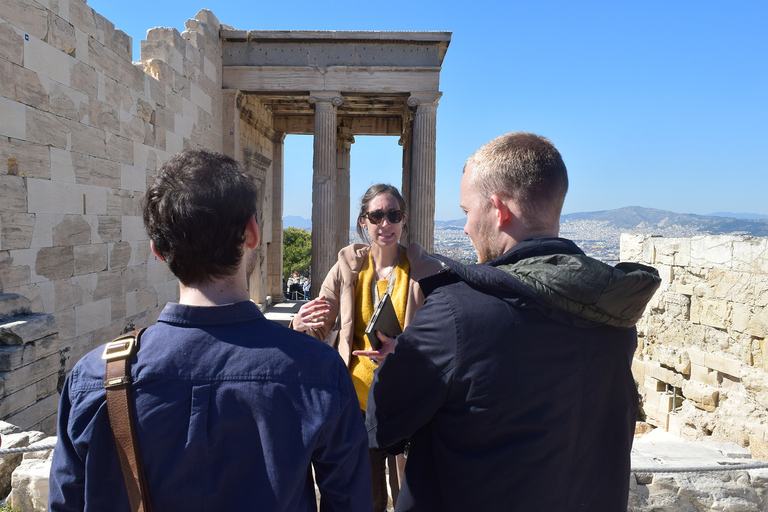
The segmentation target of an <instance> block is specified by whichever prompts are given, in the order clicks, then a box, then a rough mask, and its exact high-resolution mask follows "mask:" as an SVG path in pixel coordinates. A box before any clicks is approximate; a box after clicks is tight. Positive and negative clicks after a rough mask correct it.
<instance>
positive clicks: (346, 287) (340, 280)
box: [305, 243, 442, 366]
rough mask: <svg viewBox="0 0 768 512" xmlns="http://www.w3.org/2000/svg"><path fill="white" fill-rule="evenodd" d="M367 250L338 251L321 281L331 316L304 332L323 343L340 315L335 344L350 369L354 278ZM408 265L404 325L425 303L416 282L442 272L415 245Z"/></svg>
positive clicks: (365, 247) (409, 251)
mask: <svg viewBox="0 0 768 512" xmlns="http://www.w3.org/2000/svg"><path fill="white" fill-rule="evenodd" d="M368 250H369V246H368V245H364V244H352V245H348V246H346V247H345V248H343V249H342V250H340V251H339V258H338V260H337V261H336V264H335V265H334V266H333V268H331V271H330V272H328V275H327V276H326V277H325V281H323V287H322V289H321V291H320V295H325V299H326V300H327V301H328V303H329V304H330V305H331V312H330V314H329V315H328V319H327V320H326V321H325V325H323V326H322V327H320V328H319V329H316V330H307V331H305V332H306V333H307V334H309V335H310V336H314V337H315V338H317V339H319V340H325V339H326V338H327V336H328V334H329V333H330V331H331V329H333V326H334V324H335V323H336V317H337V316H338V315H339V311H341V313H340V314H341V317H340V329H339V334H338V336H337V338H336V340H335V341H334V346H335V348H336V350H338V351H339V354H341V357H342V358H343V359H344V362H345V363H346V364H347V366H349V360H350V358H351V357H352V338H353V336H354V331H355V287H356V286H357V276H358V274H359V273H360V267H362V266H363V261H364V260H365V258H367V257H368ZM406 255H407V257H408V263H409V264H410V266H411V270H410V279H409V281H410V282H409V283H408V300H407V302H406V306H405V325H406V327H407V326H408V324H410V323H411V320H413V316H414V315H415V314H416V310H417V309H419V308H420V307H421V305H422V304H423V303H424V294H423V293H422V291H421V287H419V283H418V281H419V279H422V278H424V277H427V276H430V275H432V274H436V273H437V272H439V271H440V269H441V268H442V263H440V261H438V260H436V259H435V258H433V257H431V256H430V255H429V254H427V252H426V251H425V250H424V248H423V247H422V246H421V245H419V244H416V243H413V244H410V245H409V246H408V247H407V248H406Z"/></svg>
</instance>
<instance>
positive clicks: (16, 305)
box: [0, 293, 32, 320]
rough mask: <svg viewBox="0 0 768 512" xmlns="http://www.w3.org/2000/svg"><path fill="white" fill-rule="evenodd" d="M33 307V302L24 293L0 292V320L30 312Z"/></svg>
mask: <svg viewBox="0 0 768 512" xmlns="http://www.w3.org/2000/svg"><path fill="white" fill-rule="evenodd" d="M31 307H32V302H31V301H30V300H29V299H28V298H26V297H24V296H23V295H19V294H18V293H0V320H4V319H6V318H10V317H12V316H19V315H26V314H29V312H30V311H31V310H30V308H31Z"/></svg>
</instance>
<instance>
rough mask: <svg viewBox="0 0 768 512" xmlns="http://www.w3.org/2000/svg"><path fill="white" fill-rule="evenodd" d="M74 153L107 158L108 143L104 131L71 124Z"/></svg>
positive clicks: (80, 124)
mask: <svg viewBox="0 0 768 512" xmlns="http://www.w3.org/2000/svg"><path fill="white" fill-rule="evenodd" d="M70 126H71V129H72V151H75V152H77V153H84V154H86V155H91V156H96V157H99V158H106V156H107V142H106V133H105V132H104V130H101V129H98V128H95V127H93V126H88V125H85V124H82V123H71V125H70Z"/></svg>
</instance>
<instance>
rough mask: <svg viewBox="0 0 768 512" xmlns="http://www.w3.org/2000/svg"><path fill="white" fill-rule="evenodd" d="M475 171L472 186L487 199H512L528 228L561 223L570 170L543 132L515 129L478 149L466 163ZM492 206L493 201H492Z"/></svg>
mask: <svg viewBox="0 0 768 512" xmlns="http://www.w3.org/2000/svg"><path fill="white" fill-rule="evenodd" d="M469 167H471V168H472V170H473V172H472V176H471V178H470V181H469V186H470V187H472V188H474V189H475V190H476V191H477V192H478V194H480V196H482V197H484V198H486V199H488V202H489V203H490V197H491V196H492V195H494V194H496V195H498V196H499V197H500V198H511V199H512V200H513V201H514V202H515V203H516V204H517V206H518V208H519V209H520V212H521V217H522V219H521V220H522V221H523V224H524V225H525V227H526V228H527V229H529V230H531V231H541V230H547V229H551V228H553V227H556V226H558V225H559V223H560V212H561V211H562V209H563V202H564V201H565V194H566V193H567V192H568V171H567V170H566V168H565V163H564V162H563V158H562V157H561V156H560V153H559V152H558V151H557V149H556V148H555V146H554V144H552V142H551V141H550V140H549V139H547V138H545V137H541V136H540V135H536V134H533V133H527V132H512V133H507V134H505V135H502V136H501V137H497V138H495V139H493V140H492V141H490V142H488V143H487V144H485V145H484V146H483V147H481V148H480V149H478V150H477V151H475V153H474V154H473V155H472V156H471V157H469V158H468V159H467V162H466V163H465V164H464V172H466V170H467V169H468V168H469ZM489 206H490V204H489Z"/></svg>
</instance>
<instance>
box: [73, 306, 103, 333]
mask: <svg viewBox="0 0 768 512" xmlns="http://www.w3.org/2000/svg"><path fill="white" fill-rule="evenodd" d="M111 322H112V305H111V304H110V302H109V299H108V298H107V299H102V300H98V301H93V302H89V303H86V304H83V305H82V306H77V307H76V308H75V333H76V335H77V336H81V335H83V334H86V333H89V332H92V331H94V330H96V329H100V328H102V327H106V326H107V325H109V324H110V323H111Z"/></svg>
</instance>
